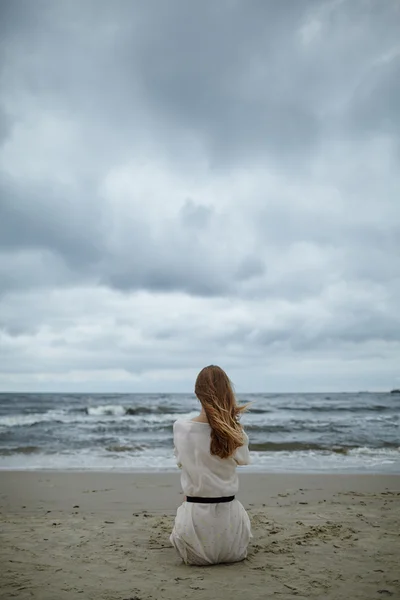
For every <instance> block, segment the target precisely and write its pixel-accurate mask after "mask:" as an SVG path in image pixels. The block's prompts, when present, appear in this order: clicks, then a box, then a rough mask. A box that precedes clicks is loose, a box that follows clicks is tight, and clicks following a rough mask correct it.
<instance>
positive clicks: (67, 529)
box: [0, 471, 400, 600]
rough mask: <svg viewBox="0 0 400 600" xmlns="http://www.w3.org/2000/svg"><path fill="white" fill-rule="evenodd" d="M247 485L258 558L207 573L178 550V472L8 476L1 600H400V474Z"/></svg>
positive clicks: (3, 478)
mask: <svg viewBox="0 0 400 600" xmlns="http://www.w3.org/2000/svg"><path fill="white" fill-rule="evenodd" d="M239 486H240V489H239V493H238V495H237V498H238V499H239V500H240V502H242V504H243V505H244V506H245V508H246V510H247V511H248V513H249V516H250V519H251V524H252V530H253V536H254V537H253V540H252V542H251V544H250V546H249V556H248V559H247V560H246V561H244V562H243V563H239V564H237V565H234V566H232V567H230V566H227V565H218V566H212V567H202V568H196V567H185V566H184V565H182V563H181V561H180V560H179V558H178V556H177V554H176V553H175V550H174V549H173V548H172V546H171V545H170V543H169V534H170V532H171V529H172V527H173V522H174V515H175V513H176V509H177V507H178V506H179V505H180V504H181V502H182V500H183V496H182V492H181V488H180V474H179V472H177V473H136V472H128V473H126V472H124V473H115V472H112V473H110V472H88V471H74V472H71V471H63V472H62V471H0V490H1V491H0V522H1V541H0V570H1V572H2V577H1V584H0V599H1V600H3V599H4V600H9V599H10V598H18V600H28V598H29V599H30V600H31V599H32V598H33V599H34V600H36V599H37V600H54V598H58V599H59V600H75V599H76V598H77V597H78V598H82V599H83V600H128V599H133V598H134V599H135V600H156V599H157V600H158V599H160V600H183V599H184V598H185V599H186V598H188V597H189V596H191V597H193V598H194V599H195V600H208V599H209V598H210V597H214V598H217V599H218V600H229V599H230V598H245V597H246V598H248V599H249V600H265V597H266V592H265V586H267V587H268V594H269V595H271V596H273V595H274V594H276V595H277V597H280V598H282V599H283V600H287V599H289V598H290V599H292V598H304V599H305V598H315V600H319V599H321V598H324V600H337V599H341V598H352V599H354V600H370V599H371V600H372V599H373V598H379V597H382V594H384V595H386V596H388V597H389V596H390V597H392V598H400V576H399V574H398V562H399V557H400V511H399V504H400V475H391V474H387V475H386V474H363V475H353V474H346V475H338V474H312V475H305V474H294V475H293V474H289V473H286V474H284V473H282V474H277V473H271V474H267V473H249V472H240V473H239ZM227 569H228V570H227ZM379 590H386V592H380V591H379Z"/></svg>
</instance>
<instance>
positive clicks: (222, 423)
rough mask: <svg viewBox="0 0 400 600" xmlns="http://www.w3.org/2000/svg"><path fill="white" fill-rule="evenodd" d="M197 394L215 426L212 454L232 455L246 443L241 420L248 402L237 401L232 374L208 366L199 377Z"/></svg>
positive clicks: (226, 456) (211, 446) (212, 425)
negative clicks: (240, 403)
mask: <svg viewBox="0 0 400 600" xmlns="http://www.w3.org/2000/svg"><path fill="white" fill-rule="evenodd" d="M195 394H196V396H197V397H198V399H199V400H200V402H201V405H202V407H203V408H204V411H205V413H206V415H207V419H208V422H209V424H210V427H211V445H210V452H211V454H214V455H216V456H219V457H220V458H229V457H230V456H232V454H233V453H234V452H235V450H236V449H237V448H239V447H240V446H242V444H243V428H242V426H241V424H240V423H239V416H240V413H242V412H243V411H244V410H246V408H247V405H244V406H239V405H238V404H237V402H236V398H235V394H234V393H233V389H232V384H231V381H230V379H229V377H228V375H227V374H226V373H225V371H224V370H223V369H221V367H217V366H215V365H210V366H208V367H204V369H202V370H201V371H200V373H199V374H198V376H197V379H196V385H195Z"/></svg>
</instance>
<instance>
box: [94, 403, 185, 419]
mask: <svg viewBox="0 0 400 600" xmlns="http://www.w3.org/2000/svg"><path fill="white" fill-rule="evenodd" d="M83 411H84V412H85V413H86V414H88V415H90V416H92V417H101V416H115V417H123V416H129V417H133V416H140V415H171V416H173V415H175V414H185V413H186V412H187V411H185V410H184V409H183V408H179V407H171V406H124V405H122V404H105V405H101V406H88V407H86V408H84V409H83Z"/></svg>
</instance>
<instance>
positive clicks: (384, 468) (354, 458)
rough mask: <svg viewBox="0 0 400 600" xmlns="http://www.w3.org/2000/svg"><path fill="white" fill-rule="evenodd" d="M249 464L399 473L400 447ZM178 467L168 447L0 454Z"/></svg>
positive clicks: (67, 463) (53, 465) (16, 461)
mask: <svg viewBox="0 0 400 600" xmlns="http://www.w3.org/2000/svg"><path fill="white" fill-rule="evenodd" d="M251 455H252V464H251V465H250V466H248V467H241V470H245V471H249V472H259V473H260V472H264V473H272V472H275V473H295V472H297V473H362V472H364V473H393V474H400V450H399V449H385V448H378V449H373V448H357V449H355V450H352V451H351V452H349V453H348V454H347V455H340V454H328V453H326V452H322V451H311V450H310V451H301V452H279V453H276V452H265V453H261V452H252V453H251ZM13 469H15V470H41V469H56V470H69V469H75V470H92V471H96V470H97V471H108V470H117V471H118V470H121V471H124V470H127V471H145V472H146V471H166V470H167V471H168V470H174V471H175V470H177V467H176V463H175V459H174V456H173V453H172V451H171V449H168V450H166V449H165V448H164V449H162V448H145V449H142V450H133V451H132V452H115V453H112V452H110V451H103V452H102V451H99V449H94V448H86V449H84V450H80V451H79V452H75V453H73V452H63V453H62V454H31V455H23V456H21V455H17V454H14V455H11V456H3V457H0V470H13Z"/></svg>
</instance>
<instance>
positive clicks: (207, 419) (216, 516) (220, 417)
mask: <svg viewBox="0 0 400 600" xmlns="http://www.w3.org/2000/svg"><path fill="white" fill-rule="evenodd" d="M195 394H196V396H197V398H198V399H199V400H200V403H201V412H200V414H199V415H198V416H197V417H195V418H194V419H191V420H184V419H180V420H178V421H176V422H175V423H174V446H175V456H176V459H177V463H178V466H179V467H180V468H181V469H182V476H181V484H182V489H183V493H184V494H185V501H184V502H183V504H182V505H181V506H180V507H179V508H178V511H177V515H176V518H175V526H174V529H173V531H172V534H171V537H170V540H171V542H172V544H173V546H174V547H175V548H176V550H177V551H178V553H179V555H180V556H181V558H182V559H183V561H184V562H185V563H186V564H192V565H210V564H217V563H232V562H238V561H241V560H243V559H244V558H246V556H247V546H248V543H249V541H250V538H251V537H252V534H251V527H250V520H249V517H248V515H247V513H246V511H245V509H244V508H243V506H242V504H241V503H240V502H239V500H236V499H235V494H236V493H237V491H238V487H239V486H238V476H237V472H236V467H237V465H247V464H249V462H250V456H249V449H248V442H249V439H248V437H247V435H246V433H245V432H244V431H243V428H242V426H241V425H240V423H239V420H238V418H239V415H240V413H241V412H242V411H243V410H245V408H246V407H245V406H238V405H237V403H236V399H235V396H234V393H233V390H232V385H231V382H230V381H229V378H228V376H227V374H226V373H225V371H223V370H222V369H221V368H220V367H216V366H214V365H211V366H209V367H205V368H204V369H203V370H202V371H201V372H200V373H199V375H198V377H197V380H196V386H195Z"/></svg>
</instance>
